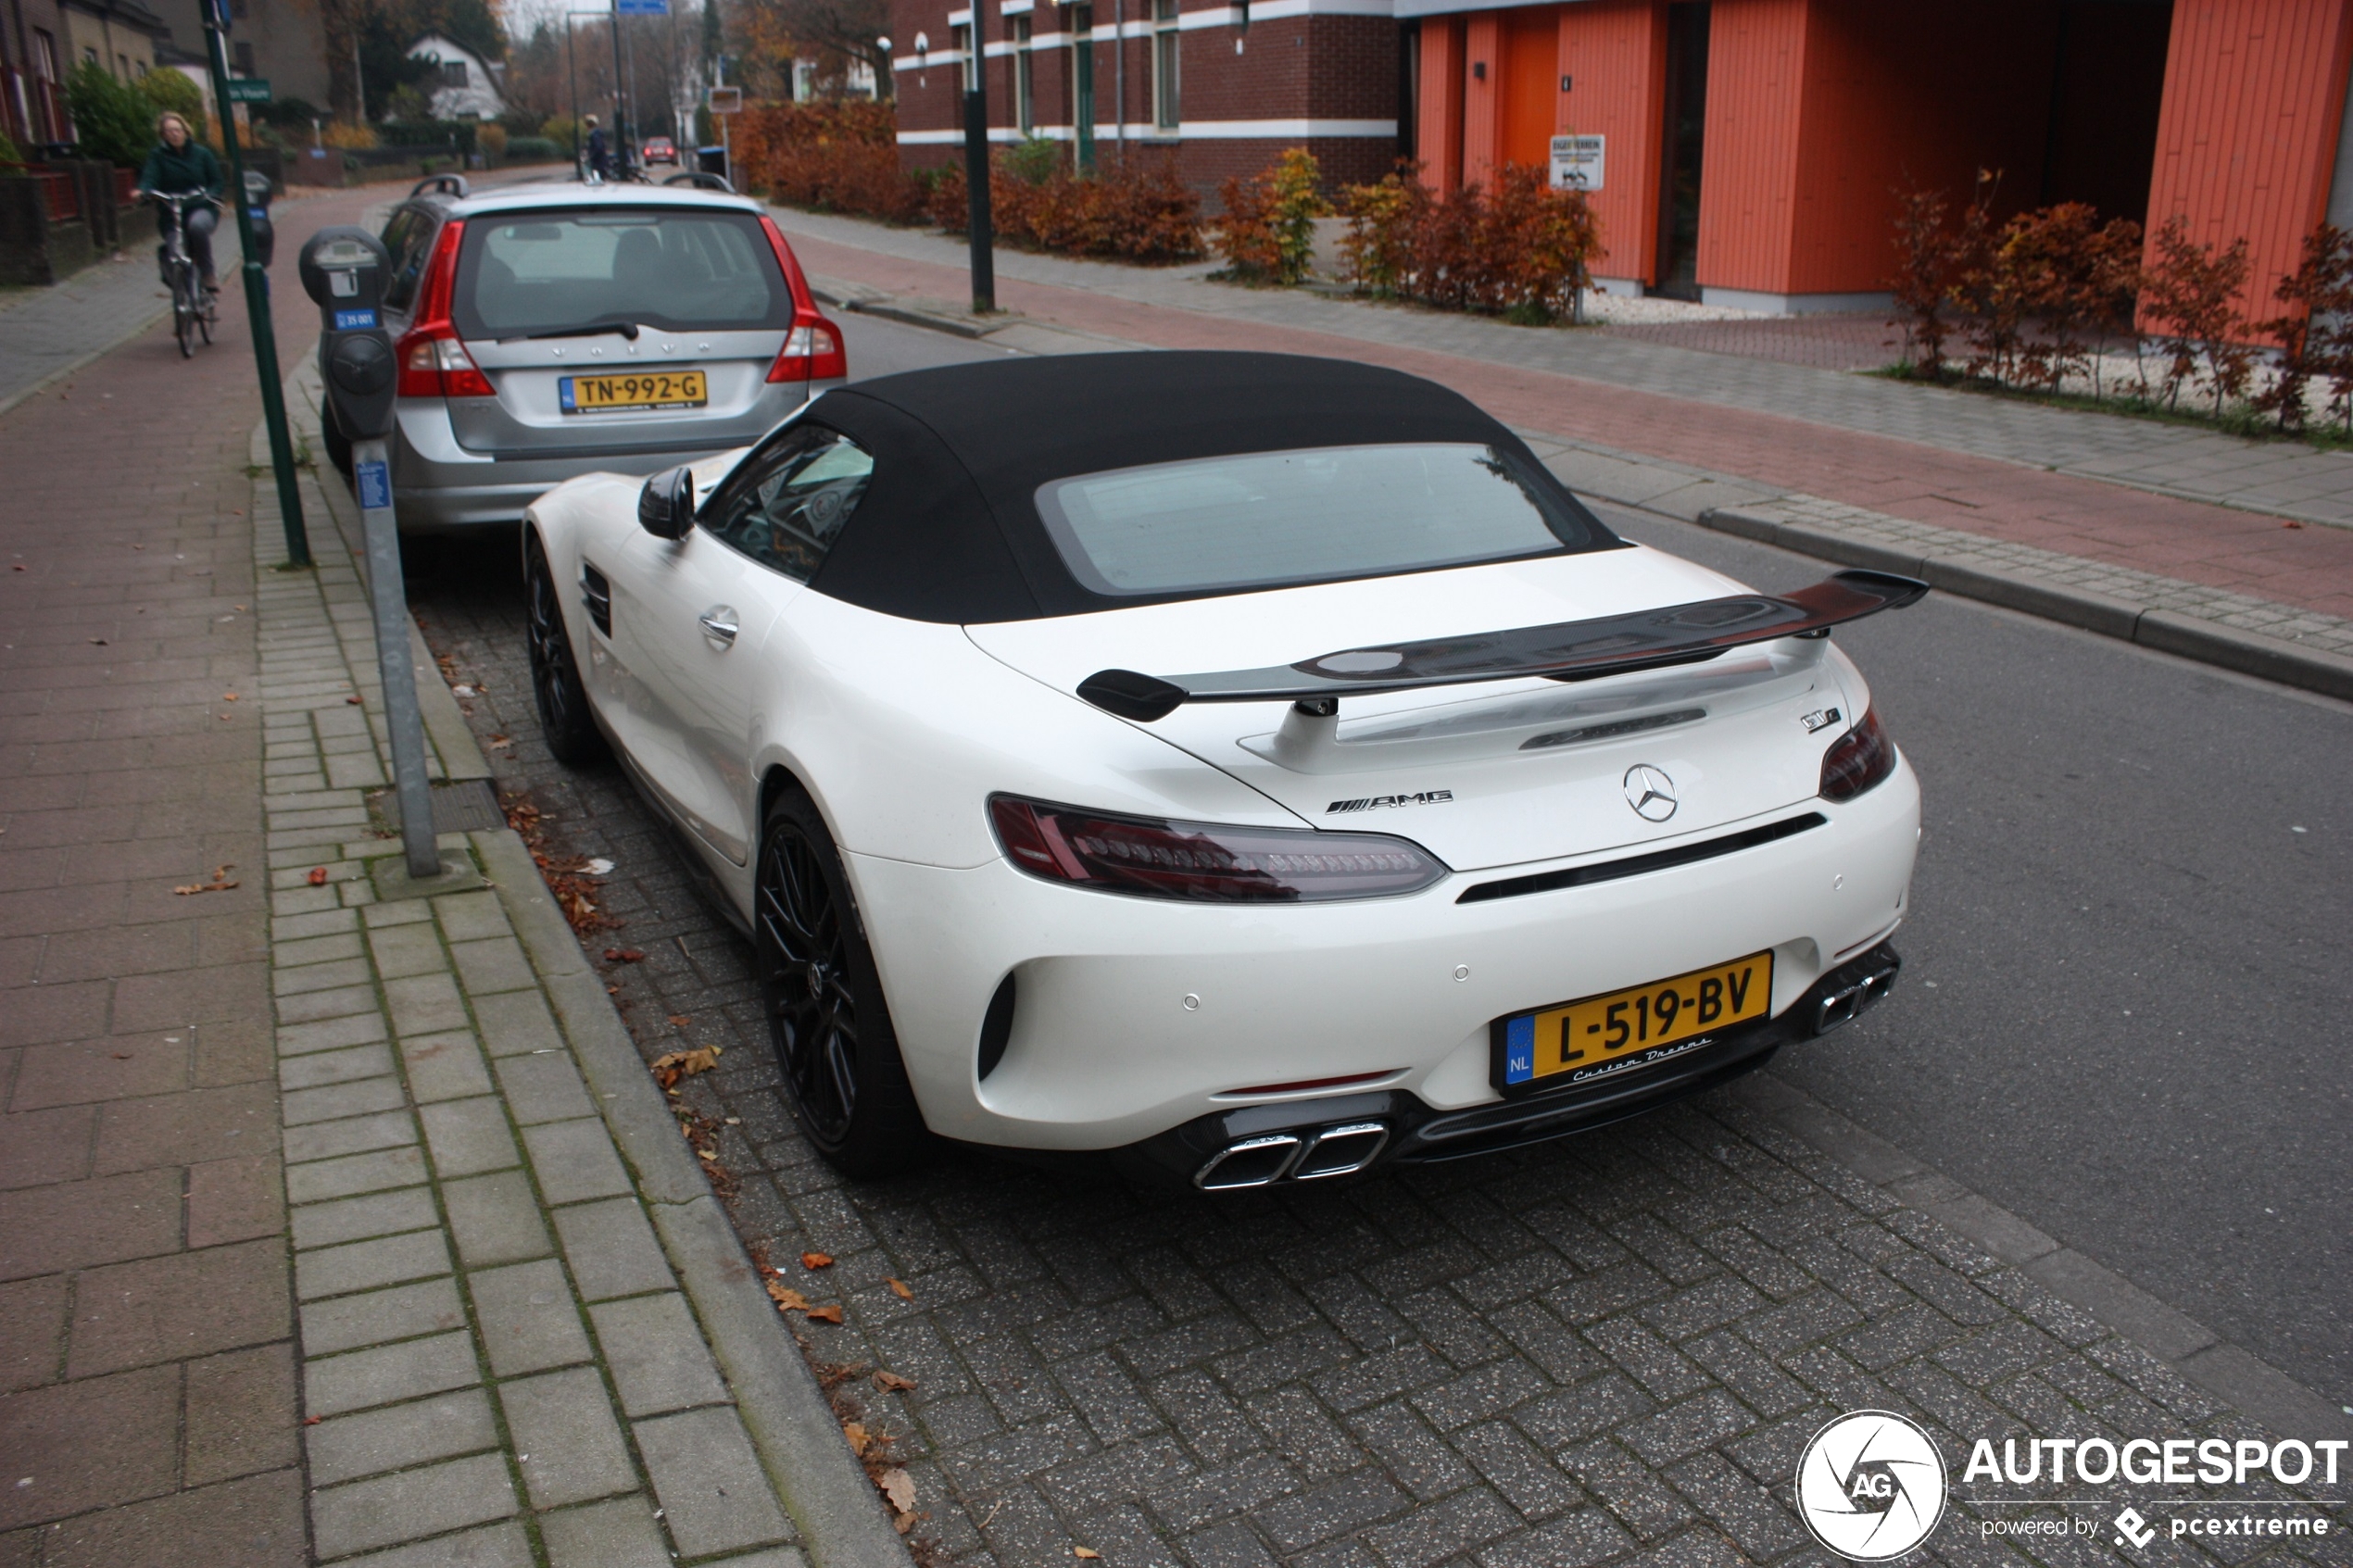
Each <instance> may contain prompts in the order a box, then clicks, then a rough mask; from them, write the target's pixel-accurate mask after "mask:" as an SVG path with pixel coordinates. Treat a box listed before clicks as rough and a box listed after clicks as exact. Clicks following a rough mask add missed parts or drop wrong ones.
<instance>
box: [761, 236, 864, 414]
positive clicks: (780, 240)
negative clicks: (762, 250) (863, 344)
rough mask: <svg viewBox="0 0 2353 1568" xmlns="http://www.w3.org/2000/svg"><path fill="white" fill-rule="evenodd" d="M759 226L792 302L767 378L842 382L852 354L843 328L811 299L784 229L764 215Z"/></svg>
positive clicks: (775, 380) (781, 380) (783, 380)
mask: <svg viewBox="0 0 2353 1568" xmlns="http://www.w3.org/2000/svg"><path fill="white" fill-rule="evenodd" d="M760 226H761V229H763V230H764V231H766V232H767V235H768V248H769V249H770V250H772V251H774V252H775V254H776V270H778V271H780V272H782V273H784V275H785V288H786V291H787V292H788V293H790V294H791V295H792V301H793V308H792V330H791V331H790V332H786V334H785V346H784V350H783V352H782V353H780V354H778V355H777V356H776V362H775V363H774V364H773V365H771V366H769V367H768V379H769V380H770V381H772V382H785V381H841V380H843V379H844V378H846V377H847V376H848V375H849V355H848V354H847V353H845V352H843V349H842V345H841V329H840V328H839V327H837V326H835V325H834V324H833V323H832V322H831V321H828V320H825V319H824V317H823V316H820V315H819V314H818V313H817V307H816V306H815V305H813V304H812V303H811V302H810V295H809V280H808V279H807V278H804V277H802V276H801V273H800V263H799V261H798V260H796V259H795V258H794V257H793V253H792V246H790V245H786V243H785V232H784V231H783V230H782V229H779V228H777V227H776V220H774V219H773V218H762V219H761V220H760Z"/></svg>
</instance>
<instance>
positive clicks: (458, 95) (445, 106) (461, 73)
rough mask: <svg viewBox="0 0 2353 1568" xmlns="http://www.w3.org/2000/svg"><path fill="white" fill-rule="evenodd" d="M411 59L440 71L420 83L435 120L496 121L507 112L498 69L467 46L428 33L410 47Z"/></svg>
mask: <svg viewBox="0 0 2353 1568" xmlns="http://www.w3.org/2000/svg"><path fill="white" fill-rule="evenodd" d="M409 58H410V59H412V60H430V61H432V62H433V63H434V65H435V66H437V67H439V68H440V72H441V73H440V75H439V76H438V77H437V78H435V77H429V78H427V79H426V80H425V81H424V82H422V83H421V84H420V85H421V86H422V90H423V92H424V94H425V96H426V98H427V99H428V100H429V101H430V102H431V103H432V105H433V117H434V119H497V118H498V117H499V116H500V115H502V114H505V113H506V112H507V100H506V99H505V98H503V97H501V96H500V95H499V93H498V77H497V72H496V70H495V69H494V68H493V67H491V66H490V65H489V64H487V63H486V62H484V59H483V57H482V56H479V55H477V54H475V53H474V52H473V51H472V50H471V49H469V48H467V47H466V46H465V45H464V44H457V43H453V42H451V41H450V40H449V39H447V38H444V37H443V36H442V35H441V34H440V33H437V32H428V33H426V34H425V35H424V36H423V37H422V38H420V39H418V40H417V41H416V42H415V43H414V44H409Z"/></svg>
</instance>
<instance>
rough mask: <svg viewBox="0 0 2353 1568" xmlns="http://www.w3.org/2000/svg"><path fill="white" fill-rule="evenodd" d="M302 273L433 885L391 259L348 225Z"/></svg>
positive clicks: (403, 772) (388, 710)
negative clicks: (406, 574)
mask: <svg viewBox="0 0 2353 1568" xmlns="http://www.w3.org/2000/svg"><path fill="white" fill-rule="evenodd" d="M299 270H300V272H301V274H302V287H303V292H304V293H306V294H308V295H309V296H310V297H311V299H312V300H313V301H315V302H316V303H317V304H318V307H319V375H320V379H321V381H322V382H323V383H325V391H326V400H327V406H326V408H324V409H323V410H322V411H321V412H322V417H324V418H326V419H331V420H334V422H335V428H336V429H338V430H340V431H341V432H343V433H344V436H345V438H346V440H348V441H349V442H350V443H351V481H352V489H353V491H354V492H355V493H356V494H357V495H358V496H359V521H360V528H361V532H362V533H363V534H364V535H365V536H366V540H367V546H368V596H369V598H370V600H371V603H372V604H373V607H374V609H375V622H376V669H377V671H378V673H379V674H380V675H381V677H382V678H383V682H384V720H385V723H386V726H387V728H388V729H389V730H390V732H391V740H392V772H393V783H394V785H395V787H396V792H397V797H398V799H399V801H400V838H401V847H402V848H403V849H404V850H406V851H407V855H408V861H409V877H410V878H411V879H412V880H414V881H417V882H430V881H432V880H434V879H436V878H439V877H442V876H443V875H444V874H445V872H444V868H443V866H442V863H441V849H440V846H439V842H438V840H437V838H436V837H435V834H434V822H433V787H432V785H431V784H429V783H427V781H426V778H425V728H424V720H423V716H422V713H421V712H420V711H419V709H418V707H417V667H416V660H415V659H414V658H413V657H412V656H411V654H410V651H409V636H410V631H409V594H408V588H407V585H406V584H405V583H403V582H402V581H401V574H400V530H399V525H398V523H397V522H396V520H395V518H394V516H393V506H392V466H391V463H390V461H389V459H388V458H387V456H386V454H385V450H384V438H385V437H386V436H388V435H390V434H391V433H392V425H393V405H394V400H395V399H396V397H397V396H398V395H399V376H398V374H397V367H396V365H395V364H394V362H393V352H392V334H391V333H390V332H386V331H385V330H384V283H385V282H386V281H387V280H388V279H389V278H390V276H391V273H392V265H391V260H390V258H389V257H386V256H385V254H384V246H383V245H379V244H378V243H377V242H376V237H375V236H374V235H373V234H371V233H369V232H368V231H366V230H365V229H355V228H351V227H349V226H348V225H343V226H338V227H335V228H330V229H321V230H320V231H319V232H317V233H316V234H313V235H312V236H311V237H310V239H309V241H308V243H307V244H306V245H304V246H303V247H302V259H301V261H300V263H299ZM322 477H323V476H322Z"/></svg>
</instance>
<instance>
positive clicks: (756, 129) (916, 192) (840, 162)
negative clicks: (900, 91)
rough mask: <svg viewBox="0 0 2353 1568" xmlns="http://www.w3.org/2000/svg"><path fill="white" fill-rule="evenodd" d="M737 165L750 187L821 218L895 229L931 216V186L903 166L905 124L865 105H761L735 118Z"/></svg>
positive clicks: (883, 110)
mask: <svg viewBox="0 0 2353 1568" xmlns="http://www.w3.org/2000/svg"><path fill="white" fill-rule="evenodd" d="M732 137H733V140H732V145H733V147H734V151H735V159H736V168H737V169H740V170H742V172H743V175H744V183H745V185H746V186H747V187H748V188H749V189H754V190H763V191H765V192H766V193H767V194H768V196H769V198H770V199H771V200H773V201H777V202H781V203H784V204H785V205H786V206H790V207H811V208H813V209H815V210H817V211H819V212H848V213H856V214H858V215H860V216H862V217H867V218H880V219H883V220H887V221H889V222H893V223H919V222H922V221H923V220H924V219H925V216H926V209H925V195H926V194H927V192H926V187H925V182H923V181H922V180H920V179H918V178H916V177H915V176H913V175H912V174H910V173H909V172H908V171H907V170H905V169H901V168H900V165H899V135H898V120H897V118H896V116H895V115H894V114H893V112H892V109H891V107H890V106H889V105H888V104H877V103H874V102H871V101H868V100H865V99H856V98H851V99H832V100H824V99H821V100H816V101H812V102H810V103H806V104H761V105H756V106H751V107H747V108H746V109H745V111H744V112H743V113H742V114H741V115H739V116H738V117H737V118H736V125H735V127H734V129H733V132H732Z"/></svg>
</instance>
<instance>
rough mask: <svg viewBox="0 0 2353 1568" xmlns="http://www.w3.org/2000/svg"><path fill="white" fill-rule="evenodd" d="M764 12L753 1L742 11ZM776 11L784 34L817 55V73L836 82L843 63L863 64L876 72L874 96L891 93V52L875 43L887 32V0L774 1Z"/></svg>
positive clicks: (888, 15) (888, 24)
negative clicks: (858, 61) (855, 61)
mask: <svg viewBox="0 0 2353 1568" xmlns="http://www.w3.org/2000/svg"><path fill="white" fill-rule="evenodd" d="M764 8H767V7H764V6H761V5H760V4H758V3H757V0H754V3H753V4H750V5H748V6H746V7H745V9H746V10H748V11H753V12H757V11H759V10H761V9H764ZM774 12H775V15H776V20H777V22H778V24H779V25H780V28H781V31H783V32H784V34H785V35H786V36H787V37H789V38H791V39H793V40H795V41H797V42H798V43H799V44H803V45H805V46H806V48H807V50H808V52H810V53H812V54H814V55H816V56H818V70H819V74H820V75H824V76H831V77H834V78H835V79H837V80H838V78H839V76H840V74H841V72H840V69H839V65H840V63H841V62H846V61H849V60H860V61H863V62H864V63H865V64H866V65H868V66H870V67H872V68H873V69H874V72H875V94H876V95H877V96H878V97H883V98H887V97H889V96H890V95H891V81H890V54H889V51H887V50H886V49H885V48H883V46H882V45H881V44H878V43H877V42H875V41H876V40H877V39H879V38H881V37H883V36H884V35H885V34H887V33H888V32H889V31H890V6H889V4H888V0H776V4H775V6H774ZM826 56H832V58H831V59H830V60H829V59H827V58H826ZM828 65H832V66H834V67H835V68H836V69H832V70H827V69H825V68H826V67H827V66H828Z"/></svg>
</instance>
